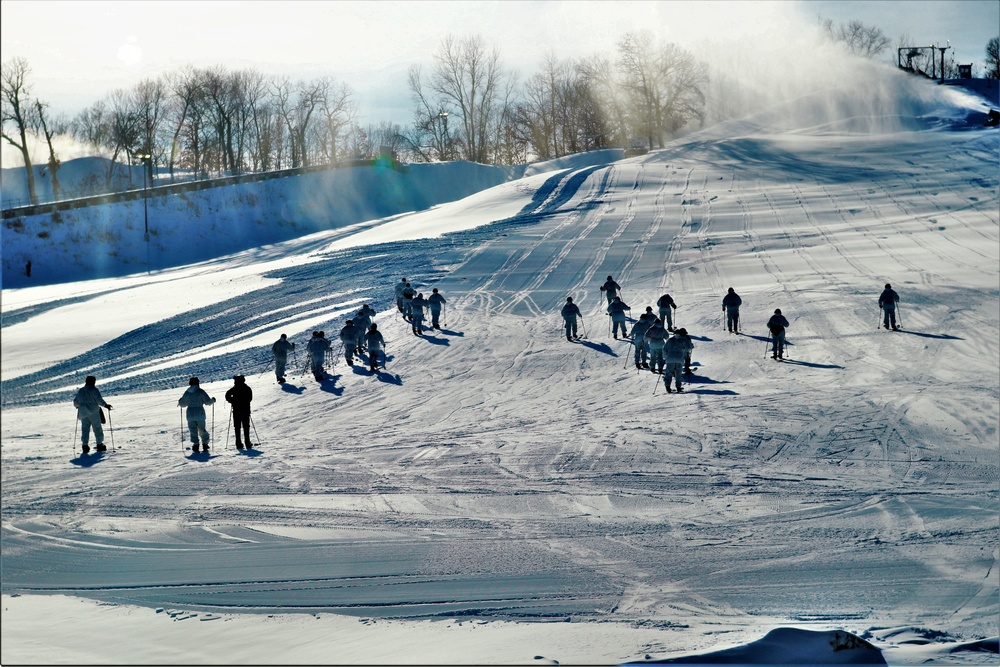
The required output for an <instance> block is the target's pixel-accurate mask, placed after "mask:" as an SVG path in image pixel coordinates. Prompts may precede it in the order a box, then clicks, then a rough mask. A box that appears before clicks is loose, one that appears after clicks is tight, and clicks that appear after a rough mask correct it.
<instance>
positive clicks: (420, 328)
mask: <svg viewBox="0 0 1000 667" xmlns="http://www.w3.org/2000/svg"><path fill="white" fill-rule="evenodd" d="M426 307H427V299H425V298H424V293H423V292H419V293H418V294H417V295H416V296H415V297H413V299H412V300H411V301H410V324H411V325H413V333H415V334H417V335H418V336H423V335H424V308H426Z"/></svg>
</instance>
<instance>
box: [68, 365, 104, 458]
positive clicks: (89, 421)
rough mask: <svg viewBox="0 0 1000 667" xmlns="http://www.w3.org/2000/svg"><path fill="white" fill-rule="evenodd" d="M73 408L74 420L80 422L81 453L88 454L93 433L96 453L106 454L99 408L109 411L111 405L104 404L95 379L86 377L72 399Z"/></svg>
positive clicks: (90, 376) (89, 376)
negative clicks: (74, 409)
mask: <svg viewBox="0 0 1000 667" xmlns="http://www.w3.org/2000/svg"><path fill="white" fill-rule="evenodd" d="M73 407H74V408H76V418H77V419H79V420H80V442H81V443H82V444H83V453H84V454H87V453H89V452H90V445H89V444H87V443H88V442H89V441H90V431H91V430H93V431H94V440H96V441H97V444H96V445H95V446H96V448H97V451H99V452H106V451H108V448H107V447H105V446H104V429H103V428H102V427H101V421H102V419H101V408H102V407H103V408H107V409H108V410H110V409H111V405H110V404H108V403H105V402H104V398H103V397H102V396H101V390H100V389H98V388H97V378H96V377H94V376H93V375H88V376H87V377H86V378H85V379H84V381H83V386H82V387H80V389H79V391H77V392H76V396H74V397H73Z"/></svg>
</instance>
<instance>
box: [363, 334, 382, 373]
mask: <svg viewBox="0 0 1000 667" xmlns="http://www.w3.org/2000/svg"><path fill="white" fill-rule="evenodd" d="M365 343H366V344H367V345H368V367H369V370H370V371H371V372H373V373H374V372H375V371H376V370H377V369H378V353H379V350H382V349H383V348H384V347H385V338H383V337H382V333H381V332H380V331H379V330H378V325H377V324H372V325H371V327H370V328H369V329H368V333H367V334H365ZM383 354H384V353H383ZM382 363H383V366H384V365H385V362H384V361H383V362H382Z"/></svg>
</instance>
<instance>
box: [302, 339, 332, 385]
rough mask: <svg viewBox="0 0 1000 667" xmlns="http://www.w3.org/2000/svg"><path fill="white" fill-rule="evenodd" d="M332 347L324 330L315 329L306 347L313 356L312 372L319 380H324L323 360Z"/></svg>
mask: <svg viewBox="0 0 1000 667" xmlns="http://www.w3.org/2000/svg"><path fill="white" fill-rule="evenodd" d="M330 348H331V345H330V341H328V340H327V339H326V338H325V337H324V335H323V332H322V331H313V335H312V338H310V339H309V342H308V343H306V349H307V350H309V355H310V356H311V357H312V373H313V377H315V378H316V379H317V380H318V381H322V380H323V361H324V360H325V358H326V351H327V350H329V349H330Z"/></svg>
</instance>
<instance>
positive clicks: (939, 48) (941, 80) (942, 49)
mask: <svg viewBox="0 0 1000 667" xmlns="http://www.w3.org/2000/svg"><path fill="white" fill-rule="evenodd" d="M933 48H936V49H937V50H938V51H940V52H941V79H940V81H939V82H938V83H944V52H945V51H947V50H948V49H950V48H951V40H948V46H935V47H933Z"/></svg>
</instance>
